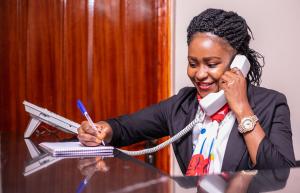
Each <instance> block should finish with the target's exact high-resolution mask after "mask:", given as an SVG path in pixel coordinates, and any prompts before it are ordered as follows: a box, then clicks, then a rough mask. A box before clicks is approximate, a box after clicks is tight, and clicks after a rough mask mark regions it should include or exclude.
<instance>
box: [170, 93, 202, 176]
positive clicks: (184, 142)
mask: <svg viewBox="0 0 300 193" xmlns="http://www.w3.org/2000/svg"><path fill="white" fill-rule="evenodd" d="M195 93H196V91H195ZM195 93H193V94H192V95H191V97H190V99H189V100H187V101H185V102H184V103H183V104H182V105H181V109H182V113H183V114H182V117H185V119H184V121H183V120H180V119H178V120H176V121H175V124H176V125H177V126H179V125H180V126H179V127H178V129H176V133H178V132H179V131H180V130H182V129H183V128H184V127H186V126H187V125H188V124H189V123H190V122H192V121H193V120H194V118H195V116H196V111H197V108H198V101H197V100H196V94H195ZM175 143H176V147H174V148H176V149H177V148H178V153H179V154H180V158H181V159H182V164H183V167H184V168H182V169H184V171H185V170H186V169H187V167H188V164H189V161H190V159H191V157H192V154H193V138H192V131H190V132H188V133H187V134H186V135H185V136H183V137H182V138H180V139H178V140H177V141H176V142H175Z"/></svg>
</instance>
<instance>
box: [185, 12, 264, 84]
mask: <svg viewBox="0 0 300 193" xmlns="http://www.w3.org/2000/svg"><path fill="white" fill-rule="evenodd" d="M198 32H210V33H212V34H214V35H217V36H219V37H221V38H223V39H225V40H226V41H227V42H228V43H229V44H230V45H231V46H232V47H233V48H234V49H235V50H236V51H237V54H242V55H245V56H246V57H247V58H248V60H249V62H250V64H251V67H250V70H249V73H248V75H247V80H248V81H250V82H251V83H252V84H254V85H258V86H259V85H260V82H261V74H262V67H263V66H264V57H263V56H262V55H261V54H260V53H258V52H256V51H255V50H253V49H251V48H249V42H250V39H251V36H252V37H253V34H252V31H251V29H250V28H249V26H248V25H247V23H246V21H245V19H244V18H242V17H241V16H239V15H238V14H237V13H235V12H232V11H229V12H227V11H224V10H221V9H207V10H205V11H203V12H202V13H200V14H199V15H198V16H195V17H194V18H193V19H192V21H191V22H190V24H189V26H188V29H187V43H188V45H189V44H190V42H191V40H192V38H193V35H194V34H196V33H198ZM248 32H250V33H251V36H250V35H249V33H248ZM259 59H262V60H263V64H262V65H261V64H260V63H259V61H258V60H259Z"/></svg>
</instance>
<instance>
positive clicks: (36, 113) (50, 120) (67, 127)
mask: <svg viewBox="0 0 300 193" xmlns="http://www.w3.org/2000/svg"><path fill="white" fill-rule="evenodd" d="M23 104H24V106H25V111H27V112H28V113H29V114H30V116H31V120H30V122H29V124H28V126H27V128H26V131H25V133H24V138H29V137H30V136H31V135H32V133H33V132H34V131H35V130H36V128H37V127H38V126H39V125H40V123H41V122H44V123H46V124H48V125H51V126H53V127H55V128H57V129H60V130H62V131H64V132H67V133H72V134H77V133H78V132H77V128H78V127H80V125H79V124H78V123H75V122H73V121H71V120H69V119H66V118H64V117H62V116H59V115H57V114H55V113H53V112H50V111H48V110H47V109H45V108H41V107H38V106H36V105H34V104H32V103H29V102H27V101H24V102H23Z"/></svg>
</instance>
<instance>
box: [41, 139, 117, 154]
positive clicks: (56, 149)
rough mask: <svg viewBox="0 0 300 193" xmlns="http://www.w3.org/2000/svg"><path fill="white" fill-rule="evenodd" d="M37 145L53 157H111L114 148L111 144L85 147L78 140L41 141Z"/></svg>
mask: <svg viewBox="0 0 300 193" xmlns="http://www.w3.org/2000/svg"><path fill="white" fill-rule="evenodd" d="M39 145H40V146H41V147H42V148H43V149H45V150H46V151H48V152H49V153H51V154H52V156H55V157H81V156H83V157H84V156H88V157H90V156H102V157H112V156H113V150H114V147H112V146H96V147H87V146H84V145H82V144H81V143H80V142H43V143H40V144H39Z"/></svg>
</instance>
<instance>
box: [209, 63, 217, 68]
mask: <svg viewBox="0 0 300 193" xmlns="http://www.w3.org/2000/svg"><path fill="white" fill-rule="evenodd" d="M207 66H208V67H209V68H215V67H217V64H207Z"/></svg>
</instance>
